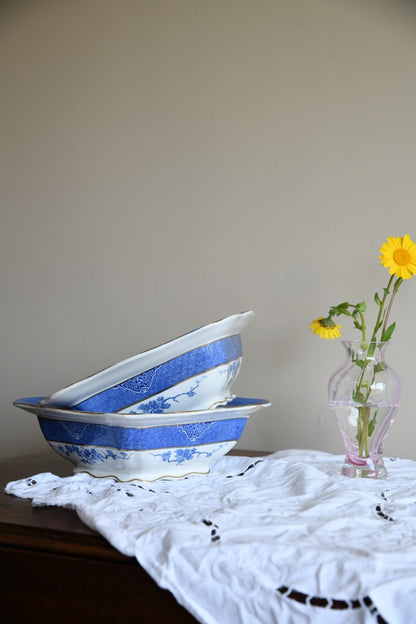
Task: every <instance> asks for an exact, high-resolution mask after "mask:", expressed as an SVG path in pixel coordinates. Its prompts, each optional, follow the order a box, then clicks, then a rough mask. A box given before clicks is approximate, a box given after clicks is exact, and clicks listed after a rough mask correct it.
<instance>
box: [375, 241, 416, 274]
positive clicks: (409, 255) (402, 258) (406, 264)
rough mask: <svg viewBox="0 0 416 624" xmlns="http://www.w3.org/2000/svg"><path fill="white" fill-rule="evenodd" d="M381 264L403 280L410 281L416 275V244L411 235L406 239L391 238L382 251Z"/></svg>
mask: <svg viewBox="0 0 416 624" xmlns="http://www.w3.org/2000/svg"><path fill="white" fill-rule="evenodd" d="M380 253H381V256H380V260H381V264H382V265H383V266H385V267H387V268H388V269H389V273H390V274H391V275H393V274H394V273H395V274H396V275H397V277H401V278H402V279H410V278H411V277H412V276H413V275H414V274H415V273H416V244H415V243H414V242H413V241H412V239H411V238H410V236H409V234H405V236H404V237H402V236H397V237H393V236H390V237H389V238H388V239H387V242H386V243H384V244H383V245H382V246H381V249H380Z"/></svg>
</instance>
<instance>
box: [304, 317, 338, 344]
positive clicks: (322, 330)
mask: <svg viewBox="0 0 416 624" xmlns="http://www.w3.org/2000/svg"><path fill="white" fill-rule="evenodd" d="M341 327H342V325H337V324H336V323H335V322H334V321H333V320H332V319H331V318H323V317H322V316H321V317H320V318H318V319H316V320H315V321H312V323H311V324H310V328H311V330H312V331H313V333H314V334H317V335H318V336H320V337H321V338H325V339H327V338H331V339H332V340H333V339H334V338H339V337H340V336H341V332H340V331H339V330H340V329H341Z"/></svg>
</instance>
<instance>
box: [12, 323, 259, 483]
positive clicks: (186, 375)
mask: <svg viewBox="0 0 416 624" xmlns="http://www.w3.org/2000/svg"><path fill="white" fill-rule="evenodd" d="M253 315H254V314H253V312H244V313H242V314H235V315H232V316H229V317H227V318H224V319H222V320H220V321H217V322H215V323H210V324H209V325H205V326H204V327H201V328H199V329H196V330H194V331H192V332H189V333H187V334H185V335H183V336H180V337H179V338H176V339H174V340H171V341H169V342H167V343H165V344H163V345H161V346H159V347H156V348H154V349H150V350H149V351H144V352H142V353H139V354H138V355H135V356H133V357H131V358H128V359H127V360H123V361H121V362H118V363H117V364H114V365H113V366H110V367H108V368H106V369H104V370H102V371H100V372H98V373H95V374H94V375H91V376H90V377H87V378H85V379H82V380H81V381H78V382H76V383H74V384H72V385H70V386H67V387H66V388H63V389H62V390H59V391H58V392H55V393H54V394H52V395H50V396H48V397H46V398H45V397H43V398H42V397H31V398H26V399H19V400H17V401H15V403H14V404H15V405H16V406H17V407H20V408H22V409H24V410H26V411H29V412H31V413H34V414H36V415H37V417H38V420H39V424H40V427H41V430H42V433H43V435H44V436H45V438H46V440H47V441H48V443H49V444H50V445H51V446H52V448H54V449H55V450H56V451H57V452H58V453H59V454H60V455H62V456H63V457H66V458H67V459H69V460H70V461H71V462H72V463H73V464H74V472H80V471H82V472H89V473H90V474H92V475H94V476H96V477H108V476H113V477H115V478H117V479H119V480H120V481H129V480H132V479H140V480H145V481H153V480H156V479H161V478H168V477H183V476H185V475H187V474H190V473H206V472H209V466H210V464H211V463H212V462H213V461H215V460H216V459H218V458H219V457H221V456H222V455H224V454H225V453H227V452H228V451H229V450H230V449H231V448H232V447H233V446H234V445H235V443H236V442H237V440H238V439H239V438H240V436H241V434H242V432H243V429H244V427H245V425H246V422H247V419H248V417H249V416H250V415H251V414H252V413H253V412H255V411H257V410H259V409H260V408H262V407H266V406H267V405H269V403H268V401H266V400H261V399H243V398H240V397H235V396H233V395H232V394H231V384H232V383H233V381H234V380H235V378H236V376H237V374H238V372H239V370H240V367H241V362H242V345H241V336H240V334H241V331H242V330H243V329H244V328H245V326H246V325H247V323H248V322H249V320H250V319H251V318H252V316H253Z"/></svg>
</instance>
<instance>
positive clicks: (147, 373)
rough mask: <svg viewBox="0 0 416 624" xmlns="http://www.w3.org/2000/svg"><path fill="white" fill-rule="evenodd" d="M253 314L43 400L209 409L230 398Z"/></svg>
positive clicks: (102, 408) (118, 407) (93, 407)
mask: <svg viewBox="0 0 416 624" xmlns="http://www.w3.org/2000/svg"><path fill="white" fill-rule="evenodd" d="M253 316H254V312H252V311H248V312H242V313H241V314H233V315H231V316H228V317H225V318H223V319H221V320H219V321H215V322H214V323H209V324H208V325H205V326H203V327H200V328H199V329H196V330H193V331H191V332H188V333H187V334H184V335H183V336H180V337H178V338H175V339H174V340H171V341H169V342H166V343H164V344H162V345H160V346H158V347H155V348H153V349H149V350H148V351H143V352H141V353H139V354H137V355H134V356H132V357H130V358H127V359H125V360H121V361H120V362H117V363H116V364H113V365H112V366H109V367H107V368H105V369H103V370H101V371H99V372H97V373H94V374H93V375H90V376H88V377H86V378H85V379H81V380H80V381H77V382H75V383H73V384H71V385H69V386H66V387H65V388H63V389H61V390H58V391H57V392H54V393H53V394H51V395H49V396H48V397H45V398H43V399H42V401H41V405H42V406H45V407H46V406H49V407H50V406H55V407H56V406H60V407H69V408H73V407H75V408H77V409H78V410H81V411H86V412H92V411H95V412H106V413H108V412H121V411H123V412H126V411H127V412H130V411H134V412H139V411H150V409H153V407H156V408H157V407H158V408H159V409H156V411H172V410H174V411H179V410H184V409H186V410H190V409H206V408H214V407H216V406H217V405H218V404H220V403H226V402H228V401H229V400H230V399H231V398H232V395H231V393H230V386H231V383H232V382H233V381H234V379H235V378H236V376H237V374H238V372H239V370H240V366H241V360H242V346H241V338H240V333H241V331H242V330H243V329H244V328H245V327H246V325H247V324H248V322H249V321H250V320H251V318H252V317H253ZM150 400H152V401H153V404H150V407H149V401H150ZM155 401H157V402H158V404H159V405H158V406H157V405H156V406H155V405H154V402H155Z"/></svg>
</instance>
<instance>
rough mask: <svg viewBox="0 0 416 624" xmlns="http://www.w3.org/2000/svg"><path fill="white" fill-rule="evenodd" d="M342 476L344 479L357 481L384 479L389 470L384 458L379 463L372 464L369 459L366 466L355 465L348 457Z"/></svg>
mask: <svg viewBox="0 0 416 624" xmlns="http://www.w3.org/2000/svg"><path fill="white" fill-rule="evenodd" d="M341 474H342V475H344V477H352V478H356V479H384V478H385V477H386V476H387V470H386V468H385V466H384V462H383V459H382V458H380V459H379V460H378V461H377V462H372V461H371V460H370V459H369V460H368V463H366V464H354V463H353V462H351V461H350V460H349V459H348V457H346V458H345V461H344V465H343V467H342V470H341Z"/></svg>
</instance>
